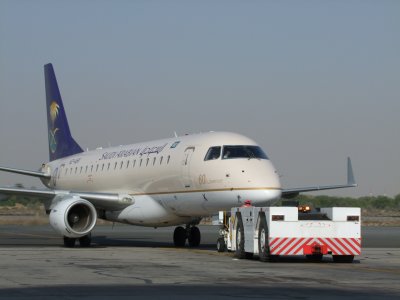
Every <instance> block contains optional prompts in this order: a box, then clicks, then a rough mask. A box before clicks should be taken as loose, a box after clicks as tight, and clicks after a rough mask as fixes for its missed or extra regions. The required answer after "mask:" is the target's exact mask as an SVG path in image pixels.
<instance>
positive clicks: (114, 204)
mask: <svg viewBox="0 0 400 300" xmlns="http://www.w3.org/2000/svg"><path fill="white" fill-rule="evenodd" d="M0 194H7V195H21V196H31V197H38V198H41V199H43V200H52V199H54V198H55V197H57V196H59V197H61V198H68V197H79V198H82V199H85V200H88V201H89V202H90V203H92V204H93V205H94V206H95V207H96V208H98V209H108V210H121V209H123V208H125V207H127V206H129V205H131V204H132V203H133V198H132V197H131V196H129V195H123V194H117V193H92V192H74V191H63V190H34V189H20V188H5V187H4V188H3V187H0Z"/></svg>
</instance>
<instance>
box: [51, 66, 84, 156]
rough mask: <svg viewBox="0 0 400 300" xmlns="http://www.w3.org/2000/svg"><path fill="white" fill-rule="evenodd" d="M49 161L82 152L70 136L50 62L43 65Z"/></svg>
mask: <svg viewBox="0 0 400 300" xmlns="http://www.w3.org/2000/svg"><path fill="white" fill-rule="evenodd" d="M44 79H45V86H46V106H47V128H48V130H49V154H50V161H53V160H56V159H59V158H63V157H65V156H69V155H73V154H76V153H81V152H83V150H82V148H81V147H80V146H79V145H78V143H77V142H75V140H74V139H73V138H72V136H71V132H70V131H69V126H68V121H67V116H66V115H65V110H64V105H63V102H62V100H61V94H60V90H59V89H58V84H57V79H56V75H55V74H54V69H53V65H52V64H47V65H45V66H44Z"/></svg>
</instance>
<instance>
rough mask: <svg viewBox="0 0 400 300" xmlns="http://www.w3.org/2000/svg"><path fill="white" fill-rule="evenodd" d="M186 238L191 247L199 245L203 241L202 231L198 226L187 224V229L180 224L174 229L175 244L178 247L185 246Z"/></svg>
mask: <svg viewBox="0 0 400 300" xmlns="http://www.w3.org/2000/svg"><path fill="white" fill-rule="evenodd" d="M186 239H187V240H188V243H189V247H191V248H193V247H198V246H199V245H200V241H201V233H200V230H199V228H198V227H197V226H190V225H187V226H186V229H185V228H183V227H182V226H178V227H176V228H175V231H174V245H175V246H176V247H185V244H186Z"/></svg>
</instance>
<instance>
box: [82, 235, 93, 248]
mask: <svg viewBox="0 0 400 300" xmlns="http://www.w3.org/2000/svg"><path fill="white" fill-rule="evenodd" d="M91 244H92V235H91V234H90V233H89V234H88V235H85V236H83V237H81V238H79V245H80V246H81V247H82V248H88V247H90V245H91Z"/></svg>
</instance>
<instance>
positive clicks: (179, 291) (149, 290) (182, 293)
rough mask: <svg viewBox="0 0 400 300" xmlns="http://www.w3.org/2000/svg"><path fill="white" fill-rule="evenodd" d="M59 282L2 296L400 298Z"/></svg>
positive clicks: (295, 289)
mask: <svg viewBox="0 0 400 300" xmlns="http://www.w3.org/2000/svg"><path fill="white" fill-rule="evenodd" d="M245 284H246V282H245V281H244V282H243V285H240V286H238V285H236V286H232V285H229V284H224V283H223V282H222V283H220V284H215V285H180V284H174V285H154V284H152V283H151V282H148V284H143V285H101V286H100V285H57V286H47V287H24V288H7V289H1V290H0V299H19V300H22V299H44V300H47V299H49V300H50V299H51V300H53V299H81V298H85V299H111V298H112V299H114V300H115V299H176V300H180V299H185V300H186V299H195V300H197V299H202V300H204V299H218V300H227V299H250V298H251V299H319V300H320V299H324V300H330V299H342V300H343V299H351V300H359V299H360V300H361V299H363V300H364V299H367V300H368V299H399V295H398V294H393V293H390V292H386V291H384V292H383V291H381V290H379V291H378V290H373V289H363V290H360V289H344V288H341V287H338V289H332V288H319V287H304V286H298V285H291V286H286V285H275V284H274V283H272V284H274V286H249V285H245Z"/></svg>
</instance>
